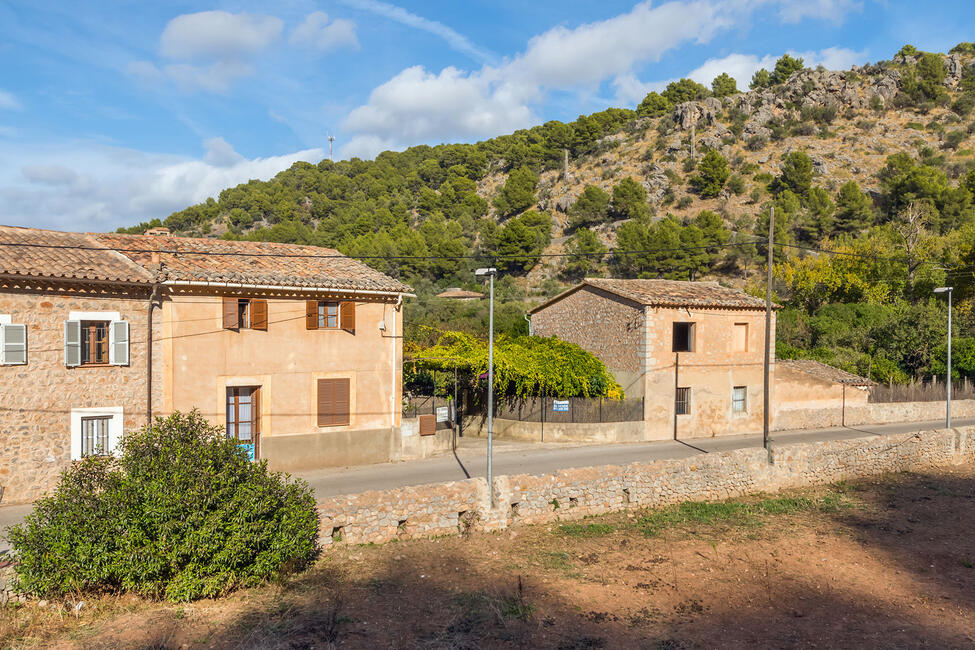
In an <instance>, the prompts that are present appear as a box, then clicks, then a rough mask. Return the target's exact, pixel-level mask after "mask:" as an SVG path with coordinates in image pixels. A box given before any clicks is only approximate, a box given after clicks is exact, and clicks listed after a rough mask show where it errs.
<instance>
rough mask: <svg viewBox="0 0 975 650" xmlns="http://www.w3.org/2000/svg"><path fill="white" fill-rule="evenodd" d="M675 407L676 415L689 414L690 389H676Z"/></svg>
mask: <svg viewBox="0 0 975 650" xmlns="http://www.w3.org/2000/svg"><path fill="white" fill-rule="evenodd" d="M675 407H676V409H677V415H690V414H691V389H690V388H678V389H677V400H676V403H675Z"/></svg>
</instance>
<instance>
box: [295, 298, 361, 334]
mask: <svg viewBox="0 0 975 650" xmlns="http://www.w3.org/2000/svg"><path fill="white" fill-rule="evenodd" d="M305 329H309V330H335V329H342V330H345V331H346V332H350V333H352V334H355V303H354V302H351V301H345V302H335V301H329V300H308V301H306V302H305Z"/></svg>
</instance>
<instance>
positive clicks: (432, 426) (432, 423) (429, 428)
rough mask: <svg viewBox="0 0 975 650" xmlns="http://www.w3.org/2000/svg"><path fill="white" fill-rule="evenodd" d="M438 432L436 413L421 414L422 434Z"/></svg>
mask: <svg viewBox="0 0 975 650" xmlns="http://www.w3.org/2000/svg"><path fill="white" fill-rule="evenodd" d="M436 432H437V416H435V415H421V416H420V435H421V436H432V435H433V434H435V433H436Z"/></svg>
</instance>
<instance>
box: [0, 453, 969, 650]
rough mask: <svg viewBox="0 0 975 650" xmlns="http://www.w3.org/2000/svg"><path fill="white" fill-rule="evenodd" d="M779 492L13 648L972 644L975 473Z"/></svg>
mask: <svg viewBox="0 0 975 650" xmlns="http://www.w3.org/2000/svg"><path fill="white" fill-rule="evenodd" d="M782 496H783V495H776V497H775V498H774V499H770V498H766V497H760V496H757V497H754V498H749V499H740V500H736V501H735V502H731V503H728V504H722V505H720V506H713V507H706V508H704V509H703V510H699V509H696V508H692V509H690V510H687V511H686V512H685V511H683V510H680V509H670V510H669V511H665V512H663V513H658V514H657V515H653V519H652V520H651V519H646V516H647V515H648V513H645V512H640V511H636V510H633V511H629V512H625V513H619V514H614V515H607V516H602V517H593V518H589V519H585V520H582V521H579V522H573V523H572V524H565V522H563V523H556V524H552V525H545V526H526V527H521V528H517V529H514V530H509V531H505V532H503V533H498V534H486V533H485V534H480V533H478V534H473V535H471V536H469V537H466V538H465V537H456V538H442V539H432V540H416V541H404V542H396V543H391V544H387V545H384V546H344V545H339V546H336V547H333V548H330V549H328V550H326V551H324V552H323V556H322V559H321V561H320V562H319V563H318V564H317V565H316V566H315V567H314V568H312V569H311V570H309V571H307V572H305V573H304V574H302V575H300V576H295V577H293V578H291V579H289V580H287V581H286V582H284V583H282V584H278V585H268V586H266V587H262V588H259V589H252V590H249V591H245V592H241V593H238V594H234V595H231V596H229V597H227V598H225V599H220V600H214V601H202V602H197V603H192V604H187V605H183V606H177V605H171V604H161V603H153V602H147V601H143V600H140V599H138V598H133V597H100V598H94V599H88V600H86V602H85V605H84V606H83V607H82V608H81V609H80V610H79V611H77V612H75V611H74V609H73V605H74V603H75V602H76V601H72V602H71V603H67V604H64V603H56V604H53V605H48V606H47V607H39V606H38V604H37V603H29V604H27V605H25V606H22V607H19V608H7V609H0V647H7V646H10V647H25V646H27V647H30V646H45V647H49V646H53V647H61V648H74V647H78V648H122V647H126V648H128V647H145V648H180V647H192V648H197V647H200V648H230V647H235V648H236V647H262V648H264V647H284V648H329V647H341V648H385V647H395V648H444V649H447V648H457V649H460V648H511V647H514V648H560V649H570V648H571V649H582V648H621V647H625V648H698V647H700V648H711V647H723V648H754V647H761V648H835V647H855V646H861V647H885V648H960V647H975V615H973V614H975V569H973V563H975V535H973V534H972V524H973V522H975V467H970V466H965V467H961V468H954V469H951V470H945V471H940V472H937V473H925V474H898V475H891V476H885V477H882V478H878V479H876V480H873V481H862V482H856V483H842V484H838V485H834V486H829V487H824V488H818V489H812V490H803V491H796V492H790V493H788V494H787V495H784V496H786V497H791V498H792V499H791V500H790V499H786V500H782V499H781V498H780V497H782ZM739 504H746V505H745V506H741V505H739ZM783 504H786V505H788V504H799V506H798V507H796V508H781V506H782V505H783ZM563 524H564V525H563ZM580 524H581V525H580Z"/></svg>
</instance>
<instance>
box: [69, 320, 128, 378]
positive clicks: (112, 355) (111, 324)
mask: <svg viewBox="0 0 975 650" xmlns="http://www.w3.org/2000/svg"><path fill="white" fill-rule="evenodd" d="M92 320H93V321H108V363H109V365H112V366H127V365H129V360H130V359H131V357H132V326H131V324H130V323H129V321H125V320H122V315H121V314H120V313H119V312H117V311H73V312H70V313H69V314H68V320H67V321H65V334H67V323H75V322H77V323H79V324H80V323H81V321H92ZM115 323H125V327H119V326H117V325H115ZM79 326H80V325H79ZM121 330H124V331H125V358H124V359H120V358H117V357H118V354H117V350H116V345H117V343H118V341H117V340H116V337H117V336H118V335H119V334H121ZM80 344H81V339H80V338H79V339H78V345H80ZM67 345H68V344H67V340H65V357H64V362H65V365H66V366H68V367H69V368H74V367H76V366H75V365H72V364H68V353H67ZM79 359H80V356H79Z"/></svg>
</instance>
